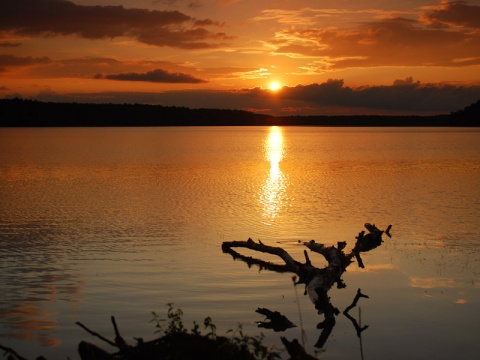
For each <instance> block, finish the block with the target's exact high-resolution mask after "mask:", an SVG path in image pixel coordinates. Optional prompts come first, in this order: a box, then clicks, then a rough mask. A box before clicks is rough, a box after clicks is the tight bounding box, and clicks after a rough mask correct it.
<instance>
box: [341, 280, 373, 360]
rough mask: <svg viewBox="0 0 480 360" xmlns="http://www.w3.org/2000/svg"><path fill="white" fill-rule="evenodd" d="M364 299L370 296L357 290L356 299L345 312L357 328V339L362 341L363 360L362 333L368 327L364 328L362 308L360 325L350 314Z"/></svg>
mask: <svg viewBox="0 0 480 360" xmlns="http://www.w3.org/2000/svg"><path fill="white" fill-rule="evenodd" d="M361 297H363V298H367V299H368V296H367V295H364V294H362V292H361V290H360V289H358V290H357V295H355V298H354V299H353V302H352V304H351V305H350V306H348V307H347V308H346V309H345V310H344V311H343V315H345V316H346V317H347V318H348V319H349V320H350V321H351V322H352V324H353V327H354V328H355V330H356V331H357V337H358V338H359V339H360V356H361V357H362V360H363V343H362V332H363V331H364V330H367V329H368V325H365V326H362V318H361V316H362V313H361V310H360V308H358V320H359V321H360V324H358V322H357V320H355V318H353V317H352V316H351V315H350V314H349V313H348V312H349V311H350V310H351V309H353V308H354V307H355V306H357V302H358V300H359V299H360V298H361Z"/></svg>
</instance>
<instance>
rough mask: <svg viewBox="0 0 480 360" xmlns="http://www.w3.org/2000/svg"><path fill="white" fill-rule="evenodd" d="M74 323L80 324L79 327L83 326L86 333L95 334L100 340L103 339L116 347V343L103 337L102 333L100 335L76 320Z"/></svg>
mask: <svg viewBox="0 0 480 360" xmlns="http://www.w3.org/2000/svg"><path fill="white" fill-rule="evenodd" d="M76 324H77V325H78V326H80V327H81V328H83V329H84V330H85V331H87V332H88V333H90V334H92V335H93V336H96V337H98V338H99V339H100V340H103V341H105V342H106V343H107V344H109V345H111V346H113V347H118V345H117V344H115V343H114V342H113V341H110V340H108V339H107V338H105V337H103V336H102V335H100V334H99V333H96V332H95V331H92V330H90V329H89V328H87V327H86V326H85V325H83V324H82V323H81V322H80V321H77V322H76Z"/></svg>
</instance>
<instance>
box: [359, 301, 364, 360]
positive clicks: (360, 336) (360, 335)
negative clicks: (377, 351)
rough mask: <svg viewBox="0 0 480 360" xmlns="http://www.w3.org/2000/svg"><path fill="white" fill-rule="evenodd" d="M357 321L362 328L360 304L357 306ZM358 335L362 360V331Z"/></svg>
mask: <svg viewBox="0 0 480 360" xmlns="http://www.w3.org/2000/svg"><path fill="white" fill-rule="evenodd" d="M358 322H359V323H360V324H359V327H360V328H362V308H361V307H360V306H359V307H358ZM358 337H359V338H360V356H361V357H362V360H364V359H363V343H362V332H360V334H359V336H358Z"/></svg>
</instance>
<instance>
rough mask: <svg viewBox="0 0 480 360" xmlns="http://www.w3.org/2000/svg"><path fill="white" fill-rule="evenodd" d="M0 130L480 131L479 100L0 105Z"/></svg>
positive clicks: (31, 102) (6, 102) (3, 101)
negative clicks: (371, 107) (333, 106)
mask: <svg viewBox="0 0 480 360" xmlns="http://www.w3.org/2000/svg"><path fill="white" fill-rule="evenodd" d="M0 119H1V120H0V127H97V126H98V127H104V126H257V125H262V126H272V125H278V126H294V125H297V126H298V125H302V126H467V127H471V126H480V100H478V101H477V102H476V103H474V104H472V105H470V106H467V107H465V108H464V109H461V110H458V111H456V112H452V113H450V114H442V115H432V116H419V115H418V116H416V115H403V116H400V115H398V116H397V115H395V116H392V115H335V116H328V115H319V116H283V117H282V116H271V115H265V114H257V113H253V112H248V111H244V110H233V109H191V108H187V107H175V106H162V105H146V104H107V103H105V104H92V103H77V102H70V103H60V102H42V101H37V100H28V99H20V98H14V99H1V100H0Z"/></svg>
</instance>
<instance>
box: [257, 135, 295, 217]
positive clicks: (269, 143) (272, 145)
mask: <svg viewBox="0 0 480 360" xmlns="http://www.w3.org/2000/svg"><path fill="white" fill-rule="evenodd" d="M284 151H285V145H284V139H283V133H282V129H281V128H280V127H277V126H272V127H271V128H270V130H269V133H268V136H267V138H266V139H265V143H264V152H265V158H266V160H267V161H268V162H270V171H269V173H268V177H267V178H266V180H265V182H264V184H263V186H262V188H261V191H260V202H261V203H262V204H263V216H264V218H265V224H267V225H271V223H272V222H273V221H274V220H275V218H276V217H277V216H278V214H279V212H280V210H281V209H282V208H283V207H284V206H285V203H284V200H285V197H286V188H287V185H288V181H287V177H286V176H285V174H284V173H283V172H282V170H281V169H280V162H281V161H282V159H283V154H284Z"/></svg>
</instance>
